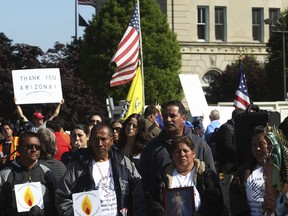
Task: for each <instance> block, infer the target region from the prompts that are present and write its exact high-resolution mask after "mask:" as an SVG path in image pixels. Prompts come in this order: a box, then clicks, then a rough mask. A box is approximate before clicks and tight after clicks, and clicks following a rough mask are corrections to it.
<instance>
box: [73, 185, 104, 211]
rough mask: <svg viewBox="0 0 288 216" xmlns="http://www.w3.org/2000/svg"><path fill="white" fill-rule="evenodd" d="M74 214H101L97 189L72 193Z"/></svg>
mask: <svg viewBox="0 0 288 216" xmlns="http://www.w3.org/2000/svg"><path fill="white" fill-rule="evenodd" d="M72 201H73V209H74V215H77V216H87V215H101V214H102V211H101V204H100V196H99V191H96V190H93V191H85V192H80V193H74V194H72Z"/></svg>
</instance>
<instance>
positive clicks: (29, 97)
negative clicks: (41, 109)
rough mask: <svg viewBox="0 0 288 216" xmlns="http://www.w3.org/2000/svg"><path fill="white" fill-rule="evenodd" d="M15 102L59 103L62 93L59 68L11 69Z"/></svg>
mask: <svg viewBox="0 0 288 216" xmlns="http://www.w3.org/2000/svg"><path fill="white" fill-rule="evenodd" d="M12 79H13V89H14V96H15V98H16V102H15V103H16V104H39V103H60V102H61V100H62V98H63V95H62V86H61V77H60V70H59V68H45V69H24V70H13V71H12Z"/></svg>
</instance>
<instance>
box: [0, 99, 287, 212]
mask: <svg viewBox="0 0 288 216" xmlns="http://www.w3.org/2000/svg"><path fill="white" fill-rule="evenodd" d="M63 103H64V100H62V101H61V103H59V105H58V106H57V108H56V110H55V111H54V113H53V115H52V116H51V117H49V118H47V121H45V116H44V115H43V114H42V113H41V112H38V111H36V112H35V113H34V114H33V117H32V121H31V122H30V121H29V120H28V119H27V117H26V116H24V114H23V112H22V109H21V107H20V106H19V105H18V106H17V108H16V109H17V114H18V116H19V119H20V121H21V122H22V123H23V124H22V126H23V125H24V126H25V127H22V128H21V129H18V130H17V131H21V132H19V133H18V134H16V133H15V132H14V131H16V130H15V125H13V124H12V123H11V122H9V121H8V120H7V121H3V122H1V135H2V136H3V139H2V140H0V165H1V166H0V215H7V216H10V215H11V216H14V215H100V216H113V215H115V216H116V215H117V216H118V215H134V216H138V215H140V216H141V215H151V216H157V215H159V216H160V215H173V216H174V215H176V216H177V215H181V216H182V215H183V216H186V215H189V216H190V215H200V216H229V215H232V216H248V215H251V216H260V215H286V214H287V210H288V201H287V198H286V196H287V195H288V173H285V171H286V170H288V149H287V147H286V138H287V137H288V129H287V128H288V124H287V122H288V120H286V119H285V120H284V122H282V123H281V125H280V126H279V130H277V129H275V128H274V130H272V129H271V127H267V126H266V127H265V126H260V125H259V126H257V127H255V129H254V131H253V133H252V137H251V140H252V141H251V151H252V158H251V160H250V161H247V164H245V165H244V166H241V167H238V166H237V149H236V139H235V119H236V116H239V115H240V114H241V113H245V111H244V110H239V109H235V110H234V111H233V112H232V117H231V119H229V120H228V121H227V122H226V123H224V124H221V123H220V121H219V119H220V112H219V111H218V110H212V111H211V113H210V115H209V119H210V121H211V122H210V124H209V125H207V127H206V128H205V130H204V127H203V124H202V120H203V117H202V118H198V119H197V122H196V121H195V122H192V124H191V123H189V121H188V119H187V111H186V109H185V107H184V105H183V104H182V103H181V102H180V101H177V100H171V101H168V102H167V103H165V104H164V106H163V109H161V108H160V107H159V106H154V105H150V106H147V107H146V108H145V111H144V113H143V115H141V114H136V113H134V114H131V115H130V116H128V117H127V119H125V120H124V121H123V120H121V119H115V120H113V121H112V122H104V121H103V120H102V119H106V118H105V116H101V115H99V114H97V113H96V114H93V115H91V116H90V117H89V119H87V123H86V124H84V123H83V122H81V123H80V122H79V124H76V125H74V126H73V127H72V130H71V131H70V132H69V133H67V132H65V130H64V128H63V122H62V121H61V119H60V118H59V116H61V114H60V109H61V105H62V104H63ZM258 111H259V110H258ZM249 112H250V110H249ZM159 116H160V117H161V119H162V121H163V122H157V119H159ZM162 123H163V127H162V126H161V125H162ZM286 124H287V125H286ZM280 130H281V131H282V133H281V132H279V131H280ZM214 131H217V145H218V146H217V148H219V149H218V150H217V154H218V155H217V159H216V158H215V155H214V152H212V150H211V140H212V134H213V133H214ZM247 136H248V135H247ZM285 212H286V213H285Z"/></svg>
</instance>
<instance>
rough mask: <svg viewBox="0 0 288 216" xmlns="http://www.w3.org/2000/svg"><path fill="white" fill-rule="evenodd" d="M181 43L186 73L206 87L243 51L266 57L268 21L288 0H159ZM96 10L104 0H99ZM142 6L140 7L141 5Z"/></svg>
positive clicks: (273, 18)
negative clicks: (195, 75) (197, 77)
mask: <svg viewBox="0 0 288 216" xmlns="http://www.w3.org/2000/svg"><path fill="white" fill-rule="evenodd" d="M157 1H158V3H159V5H160V8H161V10H162V11H163V13H164V14H166V16H167V20H168V23H169V25H170V27H171V29H172V31H173V32H175V33H176V34H177V39H178V41H179V42H180V45H181V52H182V68H181V73H183V74H198V75H199V78H200V81H201V85H202V87H203V89H204V91H205V88H206V87H208V86H209V83H210V82H212V81H213V80H215V78H216V77H217V75H218V74H219V73H222V72H223V70H224V69H225V68H226V66H227V65H228V64H231V63H232V62H234V61H236V60H237V59H238V57H239V55H240V53H242V54H253V55H254V57H255V58H256V59H257V60H258V61H260V62H265V61H266V60H267V52H266V43H267V42H268V39H269V34H270V29H269V25H265V22H264V20H265V19H270V20H271V21H272V25H273V23H275V22H277V20H278V19H279V17H280V13H281V11H283V10H284V9H286V8H287V7H288V1H287V0H233V1H227V0H157ZM96 2H97V3H96V8H97V9H98V10H97V11H99V10H101V8H102V5H103V3H104V2H105V0H98V1H96ZM140 10H141V8H140Z"/></svg>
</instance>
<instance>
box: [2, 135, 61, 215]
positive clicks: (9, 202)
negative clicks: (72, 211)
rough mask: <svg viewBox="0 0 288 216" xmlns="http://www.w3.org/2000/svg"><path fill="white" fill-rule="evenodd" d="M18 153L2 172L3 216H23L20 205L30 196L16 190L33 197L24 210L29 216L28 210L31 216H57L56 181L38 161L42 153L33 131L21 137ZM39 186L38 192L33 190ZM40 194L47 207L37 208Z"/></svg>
mask: <svg viewBox="0 0 288 216" xmlns="http://www.w3.org/2000/svg"><path fill="white" fill-rule="evenodd" d="M17 150H18V152H19V153H20V155H19V157H17V158H16V159H15V160H13V161H12V162H10V163H8V164H6V167H5V168H4V169H3V170H1V172H0V215H7V216H8V215H11V216H12V215H15V216H17V215H23V213H20V212H21V211H23V209H22V210H21V209H20V207H19V206H20V205H19V203H23V202H21V198H22V197H23V199H24V201H25V194H26V196H28V195H27V194H29V193H28V192H27V193H25V192H26V191H25V192H24V193H23V194H22V192H21V190H20V189H17V188H27V190H30V194H29V196H30V198H29V199H28V200H29V201H28V202H27V206H25V207H26V209H25V210H24V211H27V213H28V211H29V215H57V211H56V209H55V205H54V200H55V199H54V192H55V189H56V180H55V177H54V176H53V174H52V172H51V171H50V170H49V168H48V167H46V166H44V165H42V164H40V163H39V162H38V159H39V157H40V151H41V146H40V140H39V138H38V135H37V134H36V133H33V132H25V133H23V134H21V136H20V138H19V145H18V149H17ZM39 183H40V184H39ZM36 184H38V185H41V187H39V188H38V190H37V191H38V192H39V193H37V192H36V193H35V191H34V188H37V187H35V185H36ZM28 188H29V189H28ZM31 191H32V192H31ZM37 194H38V196H39V194H42V195H43V197H42V198H43V204H44V206H43V205H42V206H41V207H38V205H39V203H40V202H39V203H38V202H37V200H39V197H37ZM21 195H22V196H21ZM17 199H20V201H19V200H17ZM40 205H41V204H40ZM24 215H25V213H24ZM27 215H28V214H27Z"/></svg>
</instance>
